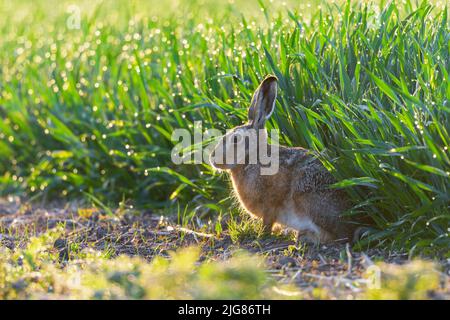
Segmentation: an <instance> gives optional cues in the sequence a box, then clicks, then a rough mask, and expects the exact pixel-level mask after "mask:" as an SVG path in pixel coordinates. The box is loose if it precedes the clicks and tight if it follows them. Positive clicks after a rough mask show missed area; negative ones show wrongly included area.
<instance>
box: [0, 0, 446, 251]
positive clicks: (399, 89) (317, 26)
mask: <svg viewBox="0 0 450 320" xmlns="http://www.w3.org/2000/svg"><path fill="white" fill-rule="evenodd" d="M12 3H13V2H9V1H7V2H6V3H5V2H3V3H2V5H3V6H2V7H1V10H3V11H4V13H5V14H2V16H3V17H6V18H5V19H2V21H0V32H1V34H2V37H1V39H0V79H1V81H0V114H1V117H0V184H1V189H0V194H2V195H5V194H10V193H22V194H26V195H29V196H31V197H33V198H43V199H54V198H55V197H62V198H66V197H87V198H88V199H90V200H92V199H97V200H98V203H102V204H104V206H110V205H111V206H117V205H118V203H119V202H124V201H128V202H127V203H132V204H133V205H135V206H138V207H140V208H150V209H152V210H158V209H160V210H163V211H164V212H167V213H170V212H174V213H177V212H180V210H182V212H185V214H184V215H185V218H192V217H193V216H198V217H201V218H205V219H214V218H215V217H217V216H219V214H220V215H221V216H222V215H227V214H229V211H230V210H229V208H230V207H231V201H230V200H229V199H227V195H228V192H229V191H228V190H229V186H228V184H227V182H226V181H224V180H223V179H222V177H221V176H219V175H217V174H216V173H214V172H213V171H212V170H211V168H210V167H209V166H207V165H206V164H205V165H184V166H174V165H173V164H172V163H171V161H170V151H171V149H172V147H173V145H174V142H172V141H171V140H170V135H171V133H172V131H173V130H174V129H176V128H187V129H190V130H192V129H193V124H194V121H199V120H201V121H203V128H204V129H207V128H218V129H226V128H230V127H233V126H235V125H237V124H240V123H242V122H243V121H245V119H246V108H247V106H248V102H249V100H250V97H251V94H252V92H253V90H254V89H255V87H256V85H257V83H258V82H259V80H260V79H261V78H263V77H264V76H265V75H266V74H267V73H274V74H275V75H277V77H278V78H279V85H280V94H279V98H278V101H277V107H276V111H275V114H274V117H273V119H272V120H271V121H270V123H269V128H277V129H279V130H280V131H281V133H282V136H281V139H282V143H283V144H287V145H294V146H303V147H307V148H310V149H312V150H315V151H318V152H323V151H325V150H326V152H325V153H322V154H324V156H323V158H322V160H323V163H324V164H325V165H326V166H327V167H328V168H329V169H330V170H331V171H332V173H333V174H334V175H335V176H336V177H337V178H339V179H340V180H343V182H342V183H341V185H340V186H341V187H347V189H348V190H349V193H350V195H351V197H352V200H353V201H354V203H355V205H356V207H355V208H354V210H353V212H354V213H362V214H365V215H370V216H371V217H372V218H373V219H374V221H375V224H376V225H375V228H374V230H373V231H372V233H371V234H370V236H369V237H368V238H365V241H366V242H372V243H373V244H377V243H378V244H381V245H383V246H388V245H389V246H392V247H396V248H401V249H409V250H413V251H415V250H418V251H428V250H434V249H438V250H439V249H441V250H447V251H448V247H449V245H450V238H449V235H448V233H449V221H450V213H449V200H450V196H449V191H448V190H449V175H450V159H449V150H448V148H449V134H448V132H449V130H450V128H449V123H450V122H449V119H448V118H449V116H448V114H449V110H450V105H449V100H448V97H449V96H450V81H449V79H448V77H449V75H448V70H450V62H449V61H450V57H449V48H448V39H449V34H450V33H449V22H448V18H447V9H446V8H444V7H443V3H442V2H438V3H437V5H438V7H437V8H436V7H432V6H431V5H429V4H427V3H426V2H424V3H422V4H415V3H413V2H410V1H405V2H399V3H392V4H386V3H381V5H377V4H367V6H366V5H356V4H355V5H350V6H347V5H335V4H326V3H322V4H321V7H320V8H319V7H318V6H316V5H312V6H309V7H308V6H307V7H303V8H301V7H299V5H298V4H291V3H290V2H288V3H287V4H286V6H282V5H281V6H280V5H279V4H275V3H273V4H270V3H269V2H265V1H262V2H261V3H260V4H257V3H256V2H255V4H254V6H253V5H252V6H250V7H249V8H247V5H244V1H242V3H241V2H240V1H238V3H235V4H232V3H226V4H224V5H223V6H222V5H220V6H216V5H215V4H214V3H213V2H207V3H205V4H203V3H201V2H193V3H190V4H187V3H184V2H183V3H184V4H183V5H182V9H180V10H175V11H173V10H172V9H170V7H167V10H162V9H159V8H160V6H162V5H166V4H168V2H158V3H154V2H150V4H143V3H145V1H143V2H139V1H133V2H131V3H129V2H125V1H114V2H103V3H102V4H100V3H97V2H92V1H85V2H82V3H80V5H79V6H80V9H81V14H82V20H81V29H79V30H78V29H75V30H72V29H69V28H68V26H67V19H68V17H69V14H68V13H67V12H66V10H67V3H65V2H62V3H61V4H60V5H57V4H56V2H53V1H38V2H36V4H33V5H31V4H30V2H28V1H27V2H25V1H19V2H14V3H15V4H14V5H12ZM16 5H17V6H19V7H20V6H22V9H21V10H14V9H16V7H14V6H16ZM53 5H54V6H55V10H54V11H52V12H56V13H57V14H56V15H53V16H50V15H49V16H47V15H48V14H49V12H50V10H47V9H48V8H49V6H53ZM152 5H155V8H153V9H152V8H150V7H151V6H152ZM243 5H244V6H245V7H246V9H245V10H243V15H242V14H241V13H240V10H239V8H241V6H243ZM141 6H142V7H141ZM147 6H148V8H147ZM261 6H262V9H261ZM209 7H214V8H215V9H214V10H210V11H208V12H209V13H208V15H206V14H205V15H202V14H188V13H186V12H187V11H189V10H190V11H191V12H192V11H193V10H194V12H195V10H196V9H197V8H198V9H199V10H205V11H206V9H208V8H209ZM147 9H148V11H147ZM158 10H159V11H158ZM12 12H15V13H14V14H12ZM158 12H164V14H161V15H159V14H157V13H158ZM8 13H11V14H8ZM135 14H136V15H135ZM20 15H22V16H20ZM115 16H117V17H115ZM116 21H117V23H116ZM361 185H363V186H365V187H366V189H365V191H361V189H358V188H353V187H356V186H361ZM87 194H88V195H90V196H87ZM221 199H225V200H221ZM92 201H94V200H92ZM94 202H95V201H94ZM95 203H97V202H95ZM98 203H97V204H98ZM186 206H187V207H186ZM180 208H182V209H180ZM185 208H187V209H185ZM364 245H365V243H364V242H363V243H362V244H361V246H363V247H364Z"/></svg>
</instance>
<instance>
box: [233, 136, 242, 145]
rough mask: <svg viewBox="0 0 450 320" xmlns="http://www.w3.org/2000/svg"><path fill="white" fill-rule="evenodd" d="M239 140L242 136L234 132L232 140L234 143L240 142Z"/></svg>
mask: <svg viewBox="0 0 450 320" xmlns="http://www.w3.org/2000/svg"><path fill="white" fill-rule="evenodd" d="M241 140H242V136H241V135H240V134H235V135H234V136H233V138H232V141H233V143H234V144H237V143H239V142H241Z"/></svg>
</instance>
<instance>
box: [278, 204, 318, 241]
mask: <svg viewBox="0 0 450 320" xmlns="http://www.w3.org/2000/svg"><path fill="white" fill-rule="evenodd" d="M277 222H278V223H281V224H283V225H285V226H286V227H288V228H291V229H294V230H297V231H300V232H302V231H307V232H312V233H315V234H317V235H319V234H320V228H319V227H318V226H317V225H316V224H315V223H314V222H313V221H312V220H311V218H309V217H307V216H303V215H301V213H299V212H296V211H295V209H294V207H293V206H292V205H287V206H286V208H285V210H283V212H282V213H281V214H280V215H279V216H278V220H277Z"/></svg>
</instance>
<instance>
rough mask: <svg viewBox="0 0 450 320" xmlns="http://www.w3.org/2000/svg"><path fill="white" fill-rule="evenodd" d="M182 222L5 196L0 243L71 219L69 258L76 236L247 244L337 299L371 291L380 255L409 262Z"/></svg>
mask: <svg viewBox="0 0 450 320" xmlns="http://www.w3.org/2000/svg"><path fill="white" fill-rule="evenodd" d="M175 221H176V218H171V217H162V216H160V215H155V214H152V213H150V212H138V211H133V210H123V211H119V214H115V215H114V216H109V215H107V214H106V213H104V212H102V210H99V209H96V208H82V207H80V205H79V204H77V203H66V204H51V205H45V206H39V205H36V204H33V205H30V204H28V203H24V202H21V201H20V200H19V199H18V198H9V199H0V246H6V247H8V248H10V249H14V248H16V247H20V246H24V245H25V244H26V243H27V241H28V239H29V237H30V236H33V235H39V234H42V233H44V232H46V231H47V230H48V229H51V228H53V227H55V226H57V225H58V224H63V225H64V226H65V230H66V234H65V237H64V238H62V239H59V240H58V241H57V242H56V243H55V247H57V248H58V249H60V255H61V257H62V258H63V259H70V252H69V250H68V247H69V245H70V244H71V243H76V244H78V245H79V246H80V248H84V247H90V248H94V249H97V250H106V251H108V252H110V253H111V255H112V256H115V255H120V254H126V255H130V256H135V255H138V256H141V257H143V258H145V259H147V260H151V259H152V258H154V257H155V256H165V257H168V258H169V254H168V253H169V251H171V250H176V249H178V248H180V247H186V246H190V245H198V246H200V247H201V248H202V255H201V260H205V259H212V260H226V259H227V258H229V257H230V256H231V255H232V254H233V253H234V252H235V251H236V250H242V249H245V250H247V251H250V252H252V253H254V254H258V255H263V256H264V257H265V259H266V261H267V272H268V273H269V274H271V276H272V277H274V278H275V279H276V280H277V281H280V282H282V283H291V284H295V285H296V286H298V287H299V288H301V289H302V291H303V292H306V293H308V294H310V295H311V296H312V295H313V291H314V290H315V289H316V288H321V289H323V288H325V289H326V290H323V291H324V292H325V293H324V294H325V296H323V298H331V299H348V298H352V297H353V296H354V295H355V294H357V293H358V292H361V291H362V290H364V288H365V286H366V282H365V281H366V280H365V278H364V273H365V272H366V270H367V268H368V267H369V266H371V265H373V264H374V263H375V262H377V261H384V262H386V263H393V264H403V263H405V262H407V261H408V259H409V258H408V254H407V253H405V252H392V251H387V250H381V249H369V250H367V251H364V252H356V251H353V250H352V249H351V248H350V247H349V246H348V245H347V244H344V243H335V244H327V245H320V246H316V245H312V244H310V245H299V244H298V243H296V242H294V241H292V240H287V239H286V238H283V237H275V236H273V237H264V238H259V239H250V240H248V241H243V242H240V243H233V241H231V239H230V236H229V234H228V232H227V230H226V229H225V230H224V232H223V233H222V234H221V235H220V236H217V235H215V234H211V233H206V232H202V231H199V230H192V229H190V228H188V227H182V226H180V225H178V224H177V223H175ZM224 228H226V226H224ZM433 260H434V261H435V262H437V263H439V264H440V265H441V266H442V268H441V269H442V274H443V275H444V277H445V280H444V283H443V284H442V290H441V291H439V292H434V293H431V294H432V298H436V299H450V277H449V276H448V275H449V274H450V262H449V261H448V259H444V258H441V259H436V258H434V259H433ZM316 295H317V293H316Z"/></svg>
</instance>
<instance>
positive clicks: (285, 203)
mask: <svg viewBox="0 0 450 320" xmlns="http://www.w3.org/2000/svg"><path fill="white" fill-rule="evenodd" d="M276 97H277V78H276V77H275V76H272V75H269V76H267V77H266V78H265V79H264V80H263V81H262V82H261V84H260V85H259V87H258V89H256V91H255V93H254V95H253V98H252V101H251V104H250V108H249V111H248V120H249V122H248V123H247V124H245V125H242V126H238V127H236V128H234V129H232V130H231V131H229V132H228V133H227V134H226V135H225V136H224V137H223V138H222V139H221V140H220V141H219V143H218V144H217V146H216V147H215V148H214V149H213V151H212V153H211V155H210V163H211V164H212V165H213V166H214V167H215V168H217V169H220V170H228V171H229V173H230V174H231V180H232V183H233V188H234V191H235V193H236V195H237V197H238V199H239V201H240V203H241V205H242V206H243V207H244V209H245V210H246V211H247V212H249V213H250V214H252V215H254V216H257V217H260V218H262V220H263V224H264V227H265V229H266V230H267V231H271V230H272V227H273V226H274V224H281V225H284V226H285V227H288V228H290V229H294V230H297V231H298V235H300V236H303V237H306V238H307V239H309V240H312V241H314V242H329V241H334V240H338V239H343V240H344V239H346V240H348V241H351V240H352V238H353V233H354V231H355V226H356V224H352V223H351V222H349V221H347V220H346V219H344V218H343V217H342V216H341V214H342V213H343V211H345V210H346V209H348V208H349V202H348V200H347V197H346V194H345V192H344V191H342V190H338V189H332V188H330V187H329V186H330V184H333V183H334V182H335V181H334V179H333V177H332V175H331V174H330V173H329V172H328V171H327V170H326V169H325V167H323V165H322V164H321V162H320V161H319V160H318V159H317V158H315V157H314V156H313V155H312V153H311V152H309V151H308V150H306V149H303V148H300V147H296V148H288V147H284V146H279V145H273V144H268V141H267V132H266V130H265V122H266V120H267V119H268V118H269V117H270V116H271V114H272V112H273V110H274V108H275V101H276ZM252 138H255V139H256V141H257V143H250V142H251V141H255V140H254V139H253V140H252ZM249 141H250V142H249ZM261 148H266V150H268V152H269V153H273V154H275V151H277V152H278V159H277V161H278V169H277V172H276V173H274V174H261V167H262V166H263V165H262V162H261V161H259V158H257V160H256V161H253V162H252V161H250V158H252V156H253V155H256V154H258V153H259V151H260V150H261ZM239 150H241V152H239ZM230 154H232V155H233V156H232V157H229V155H230ZM224 157H226V158H227V159H226V161H224Z"/></svg>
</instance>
